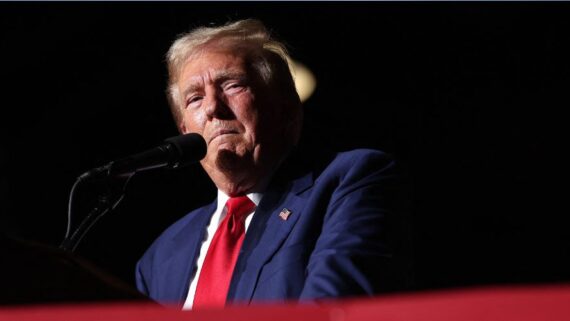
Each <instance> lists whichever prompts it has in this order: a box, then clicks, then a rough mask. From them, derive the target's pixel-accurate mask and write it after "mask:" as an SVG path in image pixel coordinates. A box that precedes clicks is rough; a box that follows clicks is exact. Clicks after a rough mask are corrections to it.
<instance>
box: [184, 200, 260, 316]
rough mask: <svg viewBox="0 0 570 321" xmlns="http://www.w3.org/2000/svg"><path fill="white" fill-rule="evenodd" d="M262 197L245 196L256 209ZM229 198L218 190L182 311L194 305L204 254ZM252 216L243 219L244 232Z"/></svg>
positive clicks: (222, 217)
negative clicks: (216, 199) (214, 206)
mask: <svg viewBox="0 0 570 321" xmlns="http://www.w3.org/2000/svg"><path fill="white" fill-rule="evenodd" d="M262 196H263V194H262V193H250V194H247V197H248V198H249V199H250V200H251V201H252V202H253V203H254V204H255V206H256V207H257V205H259V202H260V201H261V197H262ZM229 198H230V197H229V196H228V195H226V194H225V193H224V192H222V191H220V190H218V205H217V207H216V210H215V211H214V214H213V215H212V218H211V219H210V223H209V224H208V227H207V228H206V235H205V238H204V241H203V242H202V246H201V247H200V254H199V256H198V260H197V262H196V265H197V269H196V273H195V274H194V275H192V277H191V279H190V288H189V290H188V296H186V301H185V302H184V306H183V307H182V310H191V309H192V305H193V304H194V295H195V294H196V286H197V285H198V279H199V278H200V272H201V271H202V266H203V265H204V259H205V258H206V253H208V248H209V247H210V243H211V242H212V239H213V238H214V234H216V230H217V229H218V226H219V225H220V223H221V222H222V221H223V219H224V217H226V213H227V208H226V202H227V201H228V199H229ZM253 214H255V211H253V213H251V214H248V215H247V216H246V218H245V231H246V232H247V228H248V227H249V223H250V222H251V219H252V218H253Z"/></svg>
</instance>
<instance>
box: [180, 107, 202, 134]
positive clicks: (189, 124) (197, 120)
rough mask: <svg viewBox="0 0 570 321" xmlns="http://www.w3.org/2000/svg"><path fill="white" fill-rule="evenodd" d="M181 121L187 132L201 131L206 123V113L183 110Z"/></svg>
mask: <svg viewBox="0 0 570 321" xmlns="http://www.w3.org/2000/svg"><path fill="white" fill-rule="evenodd" d="M182 122H183V124H184V127H185V128H186V130H187V131H188V132H198V133H202V131H203V130H204V124H205V123H206V115H204V113H200V112H191V111H188V110H185V111H184V112H183V117H182Z"/></svg>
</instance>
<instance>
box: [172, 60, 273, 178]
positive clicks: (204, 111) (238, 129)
mask: <svg viewBox="0 0 570 321" xmlns="http://www.w3.org/2000/svg"><path fill="white" fill-rule="evenodd" d="M177 85H178V89H179V92H180V97H181V105H182V106H181V108H182V121H181V124H179V125H180V128H181V130H182V132H183V133H189V132H195V133H199V134H201V135H202V136H203V137H204V139H205V140H206V143H207V145H208V152H207V155H206V157H205V158H204V159H203V160H202V162H201V163H202V166H203V167H204V169H205V170H206V171H207V172H208V174H209V175H210V176H211V177H212V174H213V173H214V174H215V173H217V172H218V171H222V172H224V171H232V170H242V169H243V168H244V165H245V166H249V167H251V166H252V165H253V166H254V167H255V166H256V164H258V163H259V161H260V160H261V158H263V157H264V154H265V153H266V151H264V148H266V147H265V146H267V142H268V141H270V140H272V139H273V138H274V137H275V135H276V132H277V131H278V130H277V129H276V127H279V126H276V125H278V124H276V122H279V120H278V116H277V114H279V112H277V111H276V110H275V109H273V107H274V106H269V100H268V97H269V93H268V92H267V90H264V89H266V88H267V86H265V85H264V84H263V82H262V81H261V79H260V77H259V76H258V75H257V74H256V73H255V72H254V70H253V69H252V68H251V67H249V66H248V64H247V62H246V57H245V56H244V55H240V54H235V53H231V52H229V51H223V50H214V49H211V50H205V51H203V52H202V53H200V54H199V55H197V56H193V57H192V58H191V59H190V60H189V61H188V62H187V63H186V64H185V65H184V66H183V68H182V71H181V74H180V77H179V80H178V83H177ZM272 109H273V110H272Z"/></svg>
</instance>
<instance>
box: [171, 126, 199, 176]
mask: <svg viewBox="0 0 570 321" xmlns="http://www.w3.org/2000/svg"><path fill="white" fill-rule="evenodd" d="M164 141H165V142H167V143H170V144H172V146H174V148H175V149H176V152H177V153H178V155H177V156H178V157H176V159H177V161H176V163H175V164H174V165H173V166H172V167H173V168H177V167H183V166H186V165H189V164H192V163H195V162H198V161H200V160H201V159H202V158H204V156H206V151H207V146H206V141H205V140H204V138H202V136H201V135H200V134H196V133H189V134H185V135H179V136H174V137H170V138H167V139H165V140H164Z"/></svg>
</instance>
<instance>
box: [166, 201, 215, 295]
mask: <svg viewBox="0 0 570 321" xmlns="http://www.w3.org/2000/svg"><path fill="white" fill-rule="evenodd" d="M216 206H217V201H216V200H214V202H213V203H212V204H210V205H208V206H206V207H204V208H203V209H202V210H199V211H198V212H196V213H194V214H193V215H192V218H191V219H190V220H189V221H188V222H187V223H186V224H185V227H184V228H182V229H181V230H180V232H179V233H178V234H176V235H175V236H174V237H173V239H172V246H171V247H170V251H171V252H170V253H169V255H168V256H169V258H168V259H167V260H165V261H164V263H163V264H162V266H163V267H162V268H161V269H159V271H168V273H167V274H166V275H163V276H162V277H164V280H165V281H164V282H163V283H162V284H164V288H163V289H162V292H163V293H164V296H165V297H166V298H169V299H170V300H172V301H175V302H178V303H180V304H184V300H185V299H186V296H187V294H188V288H189V285H190V277H191V275H192V274H193V273H194V270H195V267H196V260H197V258H198V255H199V254H200V247H201V245H202V241H203V240H204V237H205V233H206V226H207V225H208V223H209V222H210V218H211V217H212V214H213V213H214V211H215V210H216Z"/></svg>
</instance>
